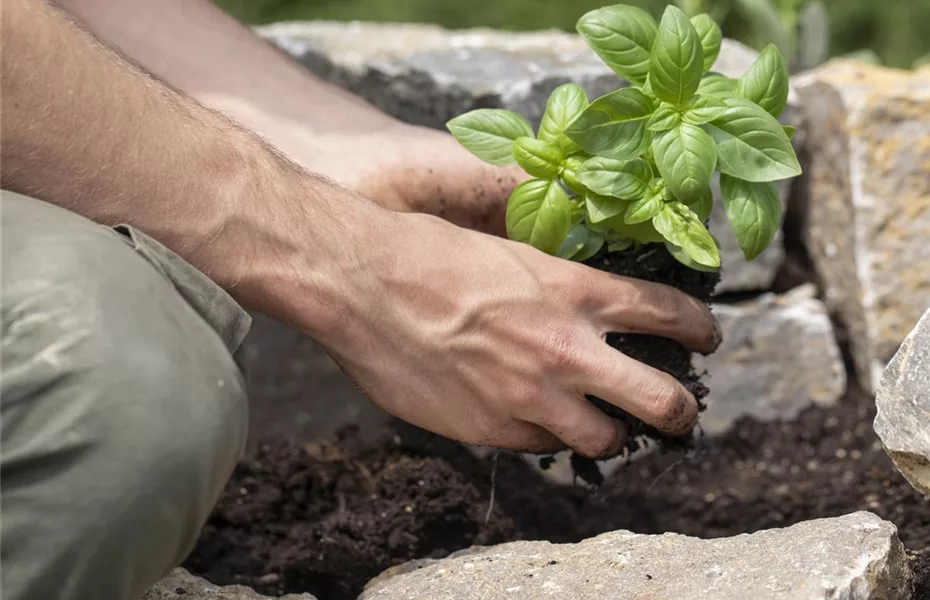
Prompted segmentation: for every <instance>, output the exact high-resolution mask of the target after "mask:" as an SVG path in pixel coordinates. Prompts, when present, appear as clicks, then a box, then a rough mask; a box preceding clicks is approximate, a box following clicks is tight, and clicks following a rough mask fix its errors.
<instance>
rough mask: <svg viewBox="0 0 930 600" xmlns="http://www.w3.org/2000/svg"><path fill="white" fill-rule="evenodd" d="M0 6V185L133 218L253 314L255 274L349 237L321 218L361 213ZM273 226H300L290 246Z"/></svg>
mask: <svg viewBox="0 0 930 600" xmlns="http://www.w3.org/2000/svg"><path fill="white" fill-rule="evenodd" d="M2 10H3V15H2V18H3V23H2V39H3V52H2V96H3V97H2V101H3V114H2V117H3V123H2V161H3V170H2V185H3V187H4V188H6V189H12V190H14V191H19V192H23V193H26V194H30V195H33V196H36V197H38V198H41V199H44V200H48V201H50V202H53V203H56V204H59V205H61V206H64V207H65V208H69V209H71V210H74V211H76V212H79V213H81V214H84V215H85V216H88V217H89V218H91V219H94V220H96V221H98V222H101V223H107V224H114V223H117V222H120V221H127V222H131V223H132V224H133V225H136V226H138V227H140V228H141V229H143V230H145V231H147V232H148V233H150V234H151V235H153V236H154V237H156V238H158V239H159V240H161V241H162V242H163V243H165V244H167V245H168V246H170V247H172V248H173V249H175V250H176V251H177V252H179V253H180V254H181V255H183V256H184V257H185V258H187V259H188V260H189V261H190V262H192V263H193V264H195V265H196V266H198V267H199V268H201V269H203V270H204V271H205V272H207V273H208V274H209V275H210V276H211V277H212V278H214V279H215V280H217V281H218V282H220V283H221V284H223V285H225V286H227V287H230V288H231V289H232V290H233V292H234V293H235V295H236V296H237V298H238V299H239V300H240V301H241V302H243V303H244V304H245V305H247V306H249V307H252V308H265V306H264V305H265V304H266V303H267V299H268V296H269V294H268V289H267V286H266V285H265V283H264V278H266V277H268V276H269V275H270V274H271V273H273V272H274V271H275V270H277V269H279V268H280V265H282V264H286V263H287V262H288V260H290V259H291V257H290V256H288V255H293V254H295V253H297V252H300V253H301V254H302V255H306V256H315V257H318V258H319V259H320V261H322V260H325V258H326V257H328V256H332V255H333V252H331V251H328V246H329V245H331V244H335V243H336V241H335V240H336V239H338V238H340V237H343V236H351V235H352V234H351V232H349V231H348V230H346V229H345V227H344V222H343V221H338V220H336V219H334V218H333V215H334V214H335V213H336V210H337V208H336V207H337V206H338V207H340V208H339V210H345V206H347V205H348V206H351V207H352V210H358V211H360V212H361V213H365V211H367V210H371V209H372V208H373V207H372V206H371V205H370V203H369V202H367V201H365V200H363V199H361V198H358V197H355V196H353V195H351V194H349V193H347V192H346V191H345V190H343V189H340V188H338V187H337V186H335V185H334V184H331V183H329V182H327V181H325V180H324V179H322V178H319V177H314V176H310V175H308V174H306V173H304V172H302V171H301V170H300V169H299V168H297V167H295V166H294V165H292V164H291V163H289V162H288V161H287V160H285V159H284V158H282V157H280V156H279V155H278V154H276V153H275V152H274V151H273V150H272V149H271V147H269V146H268V145H267V144H265V143H264V142H263V141H262V140H261V139H259V138H258V137H257V136H255V135H254V134H252V133H250V132H249V131H247V130H245V129H242V128H240V127H238V126H236V125H234V124H233V123H232V122H230V121H228V120H226V119H225V118H223V117H221V116H220V115H219V114H218V113H215V112H213V111H211V110H208V109H206V108H204V107H202V106H200V105H199V104H198V103H196V102H195V101H193V100H191V99H190V98H188V97H186V96H184V95H182V94H180V93H177V92H176V91H174V90H173V89H171V88H169V87H168V86H166V85H164V84H162V83H161V82H159V81H157V80H155V79H153V78H150V77H148V76H147V75H145V74H143V73H142V72H140V71H139V70H138V69H136V68H135V67H133V66H132V65H130V64H129V63H127V62H126V61H124V60H123V59H122V58H121V57H120V56H118V55H117V54H116V53H114V52H112V51H110V50H109V49H107V48H105V47H104V46H103V45H101V44H100V43H99V42H97V41H96V40H95V39H94V38H92V37H91V36H90V35H88V34H86V33H85V32H83V31H81V30H80V29H79V28H78V27H77V26H75V25H74V24H73V23H71V22H70V21H69V20H68V19H67V18H66V17H65V16H64V15H63V14H62V13H60V12H58V11H57V10H56V9H53V8H50V7H48V6H47V5H45V3H43V2H38V1H34V0H9V1H4V2H3V7H2ZM272 199H273V207H274V209H273V210H268V208H269V207H270V206H271V205H272ZM309 200H312V201H309ZM373 218H374V217H373ZM278 221H285V222H286V221H292V222H294V221H301V222H304V223H305V224H306V225H307V226H308V227H309V230H308V231H303V232H301V233H300V240H299V242H298V241H297V240H295V239H288V236H289V235H291V234H289V233H288V230H287V229H285V228H281V227H280V226H279V223H278ZM294 237H296V234H295V236H294ZM298 247H299V248H298ZM320 266H321V267H322V265H320ZM259 288H260V289H261V292H259V291H258V290H259Z"/></svg>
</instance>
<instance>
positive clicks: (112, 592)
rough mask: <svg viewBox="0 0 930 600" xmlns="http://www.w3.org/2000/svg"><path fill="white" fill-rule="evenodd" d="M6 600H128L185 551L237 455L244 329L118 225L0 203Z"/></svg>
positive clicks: (182, 271) (184, 267)
mask: <svg viewBox="0 0 930 600" xmlns="http://www.w3.org/2000/svg"><path fill="white" fill-rule="evenodd" d="M0 211H2V269H3V271H2V285H0V292H2V297H0V313H2V331H0V517H2V545H0V546H2V547H0V562H2V590H3V595H4V597H5V598H6V600H135V599H136V598H138V597H139V596H141V595H142V593H143V592H144V590H145V589H146V588H147V587H148V586H150V585H152V584H153V583H154V582H155V581H156V580H157V579H158V578H160V577H161V576H162V575H164V574H165V573H166V572H167V571H168V570H169V569H170V568H171V567H172V566H174V565H177V564H179V563H180V562H181V561H182V560H183V559H184V557H185V556H186V554H187V553H188V552H189V551H190V549H191V548H192V546H193V544H194V542H195V541H196V537H197V535H198V532H199V530H200V527H201V526H202V524H203V522H204V521H205V520H206V518H207V516H208V514H209V512H210V510H211V508H212V505H213V503H214V502H215V501H216V498H217V497H218V495H219V493H220V491H221V490H222V488H223V486H224V485H225V483H226V480H227V478H228V477H229V475H230V473H231V472H232V469H233V468H234V466H235V462H236V460H237V459H238V458H239V456H240V454H241V452H242V449H243V448H244V445H245V439H246V428H247V411H246V402H245V391H244V382H243V377H242V373H241V372H240V370H239V368H238V366H237V364H236V361H235V360H234V358H233V355H232V353H233V352H235V351H236V349H237V348H238V346H239V344H240V342H241V341H242V338H243V337H244V335H245V333H246V332H247V330H248V327H249V323H250V320H249V317H248V315H247V313H245V312H244V311H243V310H242V309H241V308H240V307H239V306H238V305H237V304H236V303H235V302H234V301H233V300H232V298H231V297H229V296H228V295H227V294H226V293H225V292H224V291H223V290H222V289H220V288H219V287H218V286H216V285H215V284H214V283H213V282H212V281H210V280H209V279H207V278H206V277H205V276H204V275H203V274H201V273H200V272H198V271H196V270H195V269H194V268H193V267H191V266H190V265H188V264H187V263H185V262H184V261H183V260H181V259H180V258H179V257H177V256H176V255H174V254H173V253H171V252H170V251H168V250H167V249H165V248H164V247H163V246H161V245H160V244H158V243H157V242H155V241H154V240H151V239H150V238H148V237H146V236H144V235H143V234H141V233H139V232H138V231H135V230H133V229H131V228H128V227H120V228H116V229H110V228H106V227H102V226H100V225H97V224H95V223H93V222H91V221H89V220H87V219H84V218H82V217H80V216H78V215H75V214H74V213H71V212H68V211H65V210H63V209H60V208H58V207H55V206H53V205H50V204H47V203H44V202H41V201H39V200H35V199H32V198H27V197H24V196H20V195H17V194H13V193H9V192H2V200H0Z"/></svg>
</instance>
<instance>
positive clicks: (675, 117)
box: [646, 102, 681, 131]
mask: <svg viewBox="0 0 930 600" xmlns="http://www.w3.org/2000/svg"><path fill="white" fill-rule="evenodd" d="M680 122H681V113H680V112H678V110H676V109H675V107H674V106H672V105H671V104H667V103H665V102H663V103H662V104H660V105H659V108H657V109H656V111H655V112H654V113H652V116H651V117H649V120H648V121H646V129H648V130H649V131H668V130H669V129H671V128H672V127H678V124H679V123H680Z"/></svg>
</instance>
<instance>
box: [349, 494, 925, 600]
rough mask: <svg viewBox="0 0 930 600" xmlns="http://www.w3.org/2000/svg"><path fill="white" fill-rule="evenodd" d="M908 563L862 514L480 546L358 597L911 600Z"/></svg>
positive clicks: (419, 566)
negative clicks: (742, 530)
mask: <svg viewBox="0 0 930 600" xmlns="http://www.w3.org/2000/svg"><path fill="white" fill-rule="evenodd" d="M906 560H907V559H906V558H905V554H904V549H903V546H902V545H901V542H900V541H899V540H898V535H897V529H896V528H895V526H894V525H893V524H891V523H889V522H887V521H883V520H881V519H879V518H878V517H877V516H875V515H873V514H871V513H866V512H858V513H852V514H849V515H846V516H842V517H837V518H833V519H821V520H816V521H807V522H803V523H799V524H797V525H794V526H792V527H788V528H785V529H772V530H768V531H760V532H757V533H754V534H751V535H739V536H735V537H731V538H722V539H714V540H701V539H697V538H691V537H686V536H683V535H678V534H664V535H660V536H650V535H638V534H634V533H629V532H626V531H615V532H611V533H606V534H603V535H600V536H597V537H595V538H591V539H589V540H585V541H583V542H581V543H578V544H550V543H548V542H515V543H510V544H503V545H500V546H494V547H487V548H474V549H471V550H468V551H465V552H461V553H458V554H456V555H453V556H452V557H450V558H447V559H444V560H437V561H418V562H417V563H415V564H413V565H408V566H405V567H400V568H396V569H393V570H392V571H390V572H387V573H385V574H384V575H382V576H381V577H378V578H377V579H375V580H374V581H372V582H371V583H370V584H369V585H368V587H367V588H366V590H365V592H363V594H362V596H361V597H360V598H361V600H395V599H396V600H401V599H403V600H409V599H412V598H429V599H430V600H453V599H454V600H488V599H491V598H520V599H521V600H535V599H538V598H559V599H564V600H604V599H607V598H649V599H650V600H664V599H668V600H679V599H681V598H713V599H714V600H729V599H733V600H744V599H745V598H753V599H754V600H827V599H830V600H841V599H842V600H871V599H875V600H904V599H905V598H909V597H910V572H909V568H908V565H907V562H906Z"/></svg>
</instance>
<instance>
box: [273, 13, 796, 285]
mask: <svg viewBox="0 0 930 600" xmlns="http://www.w3.org/2000/svg"><path fill="white" fill-rule="evenodd" d="M257 31H258V32H259V33H260V34H261V35H262V36H264V37H265V38H266V39H268V40H269V41H271V42H272V43H273V44H275V45H277V46H278V47H279V48H281V49H282V50H284V51H285V52H287V53H288V54H290V55H291V56H293V57H294V58H296V59H297V60H298V61H299V62H300V63H302V64H303V65H304V66H306V67H308V68H309V69H310V70H312V71H313V72H315V73H316V74H318V75H320V76H321V77H323V78H324V79H326V80H328V81H331V82H333V83H335V84H337V85H339V86H342V87H344V88H346V89H349V90H351V91H352V92H354V93H356V94H358V95H359V96H361V97H363V98H365V99H366V100H368V101H369V102H371V103H373V104H375V105H376V106H378V107H379V108H381V109H382V110H384V111H385V112H387V113H389V114H392V115H394V116H396V117H398V118H400V119H402V120H404V121H408V122H410V123H416V124H420V125H425V126H429V127H435V128H444V127H445V123H446V121H448V120H449V119H451V118H453V117H455V116H458V115H460V114H462V113H464V112H466V111H469V110H472V109H475V108H507V109H510V110H514V111H517V112H519V113H520V114H522V115H524V116H526V117H527V118H528V119H529V120H530V121H531V122H533V123H534V125H535V124H538V123H539V119H540V118H541V117H542V114H543V111H544V110H545V105H546V99H547V98H548V97H549V93H550V92H551V91H552V90H553V89H555V88H556V87H557V86H559V85H561V84H563V83H566V82H569V81H572V82H575V83H577V84H579V85H581V86H582V87H584V88H586V89H587V90H588V94H589V96H590V97H592V98H594V97H597V96H600V95H602V94H605V93H607V92H610V91H613V90H615V89H617V88H618V87H621V86H623V85H624V82H622V81H621V80H620V79H619V78H618V77H617V76H616V75H615V74H614V73H613V72H612V71H611V70H610V69H608V68H607V67H606V66H605V65H604V64H603V63H602V62H601V61H600V59H599V58H598V57H597V55H595V54H594V52H592V51H591V50H590V48H588V46H587V45H586V44H585V43H584V41H583V40H582V39H581V38H580V37H579V36H577V35H574V34H568V33H565V32H562V31H556V30H550V31H538V32H529V33H514V32H504V31H494V30H490V29H468V30H458V31H450V30H446V29H443V28H440V27H437V26H434V25H417V24H378V23H358V22H353V23H337V22H319V21H314V22H293V23H276V24H272V25H269V26H266V27H261V28H258V30H257ZM756 56H757V53H756V52H755V51H753V50H751V49H749V48H747V47H746V46H743V45H742V44H740V43H738V42H735V41H732V40H724V41H723V48H722V50H721V52H720V57H719V58H718V59H717V63H716V65H715V66H714V70H715V71H719V72H721V73H724V74H726V75H728V76H731V77H738V76H740V75H741V74H742V73H743V72H745V70H746V69H747V68H748V67H749V65H750V64H752V61H753V60H755V57H756ZM799 116H800V109H799V107H798V104H797V101H796V99H795V98H794V97H793V96H792V98H790V99H789V106H788V108H787V109H786V111H785V115H784V117H783V119H782V120H783V121H784V122H785V123H786V124H791V125H799V124H800V119H799ZM802 140H803V131H799V134H798V137H797V138H796V143H797V144H800V143H801V142H802ZM788 188H789V186H788V184H787V182H783V183H782V185H781V190H782V194H783V197H784V196H787V192H788ZM718 196H719V190H718ZM711 231H713V232H714V234H715V235H716V236H717V237H718V239H719V240H720V243H721V246H722V248H721V257H722V262H723V265H724V272H723V281H722V282H721V284H720V286H719V288H718V291H720V292H732V291H747V290H765V289H768V287H769V285H770V284H771V283H772V280H773V279H774V277H775V272H776V271H777V269H778V267H779V265H780V264H781V262H782V260H783V258H784V248H783V244H782V241H781V236H780V235H779V237H778V239H777V240H776V242H775V243H774V244H773V245H772V247H771V248H769V249H768V250H767V251H766V252H765V253H764V254H763V255H762V256H760V257H759V258H757V259H756V260H754V261H752V262H751V263H747V262H746V260H745V258H744V257H743V255H742V252H741V251H740V249H739V245H738V243H737V241H736V237H735V235H733V233H732V232H731V231H730V229H729V226H728V225H727V223H726V216H725V214H724V212H723V210H722V207H718V210H717V211H716V212H715V214H714V215H713V217H712V219H711Z"/></svg>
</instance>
